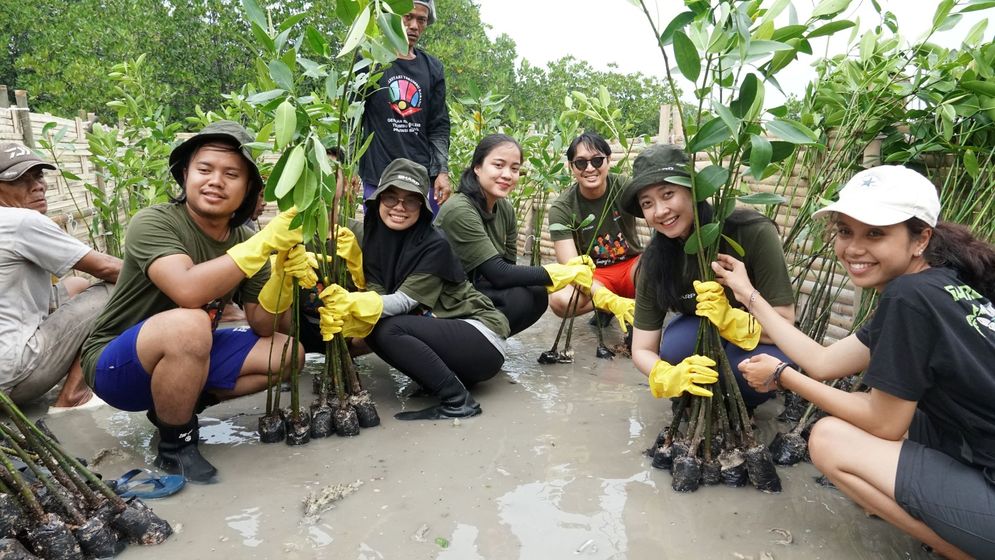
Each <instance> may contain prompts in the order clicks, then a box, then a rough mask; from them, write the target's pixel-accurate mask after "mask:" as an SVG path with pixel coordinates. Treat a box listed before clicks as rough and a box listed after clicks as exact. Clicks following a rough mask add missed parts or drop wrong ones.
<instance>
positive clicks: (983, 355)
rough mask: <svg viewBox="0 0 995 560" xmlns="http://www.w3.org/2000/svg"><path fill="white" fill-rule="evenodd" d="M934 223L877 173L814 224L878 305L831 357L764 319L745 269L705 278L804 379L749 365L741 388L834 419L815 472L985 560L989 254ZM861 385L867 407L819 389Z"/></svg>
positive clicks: (992, 328)
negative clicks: (830, 233)
mask: <svg viewBox="0 0 995 560" xmlns="http://www.w3.org/2000/svg"><path fill="white" fill-rule="evenodd" d="M939 214H940V201H939V198H938V196H937V192H936V187H935V186H934V185H933V184H932V183H931V182H930V181H929V180H927V179H926V178H925V177H923V176H922V175H920V174H918V173H916V172H914V171H912V170H910V169H907V168H904V167H900V166H887V165H886V166H880V167H875V168H872V169H869V170H866V171H862V172H860V173H858V174H856V175H855V176H854V177H853V178H852V179H851V180H850V181H849V182H847V184H846V185H845V186H844V187H843V189H842V190H841V191H840V196H839V201H838V202H834V203H832V204H830V205H828V206H826V207H824V208H822V209H821V210H819V211H817V212H816V215H824V216H827V217H828V218H829V220H830V221H831V222H832V224H833V226H834V227H835V234H836V238H835V251H836V257H837V258H838V259H840V261H841V262H842V263H843V265H844V267H845V268H846V270H847V273H848V275H849V276H850V279H851V280H852V281H853V283H854V284H855V285H856V286H858V287H860V288H867V289H874V290H877V291H878V292H879V293H880V301H879V303H878V306H877V310H876V311H875V313H874V315H873V317H872V318H871V319H870V321H869V322H867V323H865V324H864V325H863V326H862V327H860V329H859V330H858V331H857V332H856V333H854V334H852V335H850V336H848V337H846V338H844V339H843V340H840V341H839V342H836V343H835V344H833V345H831V346H829V347H823V346H821V345H820V344H818V343H817V342H815V341H813V340H811V339H809V338H808V337H807V336H805V335H804V334H803V333H802V332H801V331H799V330H797V329H796V328H795V327H794V326H793V325H792V324H791V322H790V321H788V320H787V319H785V318H784V317H783V316H782V315H781V314H779V313H778V312H777V311H776V310H775V309H774V308H773V307H771V305H770V304H769V303H768V301H767V300H766V298H765V297H764V295H763V294H758V293H757V291H756V290H755V289H754V287H753V284H752V281H751V279H750V278H749V276H748V275H747V273H746V268H745V267H744V265H743V263H741V262H740V261H738V260H737V259H734V258H732V257H729V256H720V257H719V258H718V260H717V262H715V263H713V264H712V268H713V269H714V271H715V274H716V277H717V278H718V280H719V282H721V283H723V284H725V285H726V286H728V287H729V288H731V289H732V291H733V293H734V294H735V297H736V299H737V300H739V301H740V302H742V303H744V304H748V306H749V307H750V310H751V311H752V313H753V315H754V316H755V317H756V319H757V320H758V321H759V322H760V323H761V324H762V325H763V329H764V332H765V333H766V334H767V335H768V336H770V337H771V339H773V340H774V342H775V343H776V344H777V345H778V347H779V348H781V349H782V350H783V351H784V353H785V354H787V355H788V357H789V358H790V359H791V360H792V361H793V362H794V363H796V364H798V365H799V366H800V367H801V368H802V369H803V370H804V372H805V373H802V372H801V371H799V370H798V369H796V368H794V367H791V366H789V365H787V362H786V361H785V360H783V359H781V358H777V357H773V356H767V355H758V356H753V357H751V358H749V359H748V360H745V361H744V362H743V363H741V364H740V369H741V370H742V371H743V373H744V376H745V377H746V379H747V380H748V381H749V382H750V384H751V385H752V386H753V387H754V388H756V389H757V390H760V391H769V390H773V389H774V388H775V387H776V388H782V389H785V390H789V391H794V392H796V393H798V394H799V395H800V396H802V397H803V398H805V399H807V400H809V401H811V402H812V403H813V404H815V405H816V406H818V407H819V408H821V409H822V410H825V411H826V412H828V413H829V414H831V415H832V416H831V417H827V418H824V419H822V420H820V421H819V422H818V423H816V425H815V427H814V428H813V430H812V434H811V436H810V438H809V442H808V447H809V453H810V454H811V457H812V462H813V463H814V464H815V466H816V467H818V468H819V470H821V471H822V472H823V473H825V474H826V476H827V477H828V478H829V479H830V480H831V481H832V482H833V483H834V484H835V485H836V486H837V487H838V488H839V489H840V490H842V491H843V492H844V493H845V494H847V495H848V496H849V497H851V498H852V499H853V500H854V501H856V502H857V503H858V504H859V505H860V506H861V507H863V508H864V509H865V510H867V511H868V512H870V513H872V514H875V515H877V516H879V517H881V518H882V519H885V520H886V521H888V522H889V523H891V524H892V525H894V526H896V527H898V528H899V529H901V530H902V531H905V532H906V533H908V534H909V535H912V536H913V537H915V538H917V539H919V540H920V541H922V542H923V543H925V544H926V545H928V546H930V547H932V549H933V550H934V551H935V552H936V553H938V554H940V555H942V556H943V557H944V558H951V559H959V558H970V557H975V558H995V407H993V406H992V395H995V370H993V369H992V364H993V363H995V324H993V321H995V307H993V306H992V298H993V297H995V249H993V247H991V246H990V245H988V244H987V243H985V242H983V241H981V240H979V239H977V238H975V237H974V236H973V235H972V234H971V232H970V230H968V229H967V228H965V227H963V226H960V225H956V224H951V223H945V222H940V221H939V220H938V217H939ZM860 371H863V372H864V376H863V383H864V384H865V385H866V386H868V387H870V392H869V393H862V392H858V393H848V392H844V391H841V390H838V389H835V388H833V387H830V386H827V385H824V384H822V383H820V381H825V380H830V379H838V378H841V377H844V376H847V375H851V374H854V373H857V372H860Z"/></svg>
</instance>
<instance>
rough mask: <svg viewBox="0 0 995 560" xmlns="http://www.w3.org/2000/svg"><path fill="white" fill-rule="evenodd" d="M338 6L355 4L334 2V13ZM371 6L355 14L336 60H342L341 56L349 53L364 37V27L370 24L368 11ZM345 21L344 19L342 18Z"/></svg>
mask: <svg viewBox="0 0 995 560" xmlns="http://www.w3.org/2000/svg"><path fill="white" fill-rule="evenodd" d="M340 4H356V3H354V2H336V11H337V10H338V5H340ZM371 9H373V6H365V7H363V8H361V9H360V10H359V13H358V14H356V19H355V20H353V21H352V25H351V26H350V27H349V35H348V36H347V37H346V40H345V42H344V43H343V44H342V50H340V51H339V54H338V55H337V58H342V57H343V56H345V55H347V54H349V53H351V52H352V51H353V50H355V49H356V47H358V46H359V43H360V42H361V41H362V40H363V38H364V37H365V35H366V27H367V26H368V25H369V24H370V18H371V14H370V10H371ZM343 21H345V18H343Z"/></svg>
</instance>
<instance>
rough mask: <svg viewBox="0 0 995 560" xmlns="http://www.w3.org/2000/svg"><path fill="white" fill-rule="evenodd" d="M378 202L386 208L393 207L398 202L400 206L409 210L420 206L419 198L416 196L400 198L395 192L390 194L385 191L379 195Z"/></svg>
mask: <svg viewBox="0 0 995 560" xmlns="http://www.w3.org/2000/svg"><path fill="white" fill-rule="evenodd" d="M380 203H381V204H383V205H384V206H386V207H387V208H393V207H395V206H397V205H398V203H400V204H401V206H403V207H404V209H405V210H407V211H409V212H411V211H413V210H417V209H418V208H420V207H421V204H422V203H421V199H420V198H416V197H413V196H410V197H405V198H401V197H399V196H397V195H396V194H390V193H385V194H382V195H380Z"/></svg>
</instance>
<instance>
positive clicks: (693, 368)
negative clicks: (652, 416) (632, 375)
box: [649, 354, 719, 399]
mask: <svg viewBox="0 0 995 560" xmlns="http://www.w3.org/2000/svg"><path fill="white" fill-rule="evenodd" d="M713 366H715V360H713V359H711V358H708V357H705V356H701V355H698V354H695V355H693V356H688V357H687V358H684V359H683V360H681V362H680V363H679V364H677V365H676V366H672V365H670V364H669V363H667V362H665V361H663V360H657V362H656V364H654V365H653V369H652V370H651V371H650V375H649V379H650V391H651V392H652V393H653V396H654V397H656V398H658V399H659V398H662V397H667V398H673V397H679V396H681V394H682V393H684V391H687V392H688V393H691V394H692V395H698V396H699V397H709V398H711V396H712V392H711V391H709V390H708V389H704V388H702V387H699V386H698V385H711V384H713V383H715V382H716V381H718V380H719V374H718V373H717V372H716V371H715V370H714V369H712V367H713Z"/></svg>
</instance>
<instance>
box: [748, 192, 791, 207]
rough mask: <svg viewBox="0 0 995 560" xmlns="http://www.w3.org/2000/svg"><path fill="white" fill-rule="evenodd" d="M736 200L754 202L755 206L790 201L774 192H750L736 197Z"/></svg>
mask: <svg viewBox="0 0 995 560" xmlns="http://www.w3.org/2000/svg"><path fill="white" fill-rule="evenodd" d="M736 200H738V201H740V202H742V203H743V204H752V205H754V206H773V205H775V204H784V203H786V202H787V201H788V200H787V199H786V198H784V197H783V196H781V195H779V194H774V193H750V194H747V195H743V196H739V197H736Z"/></svg>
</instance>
